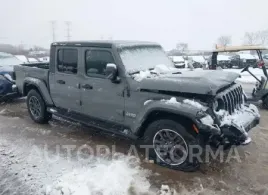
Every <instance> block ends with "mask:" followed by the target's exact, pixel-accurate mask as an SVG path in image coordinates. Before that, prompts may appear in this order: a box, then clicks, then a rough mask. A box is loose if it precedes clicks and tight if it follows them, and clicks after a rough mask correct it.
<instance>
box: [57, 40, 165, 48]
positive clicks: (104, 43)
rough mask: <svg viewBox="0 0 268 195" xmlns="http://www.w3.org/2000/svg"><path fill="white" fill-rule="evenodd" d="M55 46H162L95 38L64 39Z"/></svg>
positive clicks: (143, 42)
mask: <svg viewBox="0 0 268 195" xmlns="http://www.w3.org/2000/svg"><path fill="white" fill-rule="evenodd" d="M52 45H53V46H56V45H64V46H81V47H106V48H111V47H112V46H115V47H118V48H122V47H135V46H160V45H159V44H157V43H154V42H146V41H122V40H96V41H95V40H94V41H62V42H54V43H52Z"/></svg>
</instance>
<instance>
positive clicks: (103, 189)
mask: <svg viewBox="0 0 268 195" xmlns="http://www.w3.org/2000/svg"><path fill="white" fill-rule="evenodd" d="M133 162H134V163H133ZM147 176H148V175H147V174H146V172H144V171H143V170H141V168H140V166H139V164H137V161H136V160H135V159H134V161H133V158H131V157H124V156H122V157H120V158H119V159H117V160H112V161H107V160H100V161H97V162H96V163H95V164H93V165H90V166H89V167H83V168H80V169H75V170H73V171H72V172H70V173H68V174H66V175H63V176H62V177H61V178H60V179H59V180H58V181H57V182H55V183H54V184H53V185H52V186H50V187H48V188H47V192H46V194H47V195H57V194H64V195H91V194H92V195H93V194H103V195H110V194H120V195H124V194H131V193H133V194H144V193H147V192H148V191H149V188H150V186H151V185H150V183H149V181H148V180H147Z"/></svg>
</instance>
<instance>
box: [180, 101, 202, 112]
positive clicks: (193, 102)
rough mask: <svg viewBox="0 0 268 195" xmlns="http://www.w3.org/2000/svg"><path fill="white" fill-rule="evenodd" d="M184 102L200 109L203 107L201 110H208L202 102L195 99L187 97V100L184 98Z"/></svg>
mask: <svg viewBox="0 0 268 195" xmlns="http://www.w3.org/2000/svg"><path fill="white" fill-rule="evenodd" d="M183 103H185V104H189V105H191V106H193V107H196V108H198V109H201V110H206V107H205V106H203V105H202V104H200V103H199V102H196V101H194V100H189V99H186V100H183Z"/></svg>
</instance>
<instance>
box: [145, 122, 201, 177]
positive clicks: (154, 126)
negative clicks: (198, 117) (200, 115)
mask: <svg viewBox="0 0 268 195" xmlns="http://www.w3.org/2000/svg"><path fill="white" fill-rule="evenodd" d="M165 131H167V132H168V133H169V134H170V135H172V134H173V137H175V136H177V138H176V139H178V140H179V139H180V141H179V142H181V143H183V145H184V146H185V147H183V146H182V148H183V149H184V152H182V153H183V154H184V155H183V157H179V158H178V161H176V162H167V159H166V160H164V159H163V158H162V157H161V155H160V154H159V152H157V149H156V143H157V142H158V141H157V137H159V135H160V134H161V133H164V132H165ZM166 135H167V134H166ZM174 135H175V136H174ZM160 137H162V136H160ZM171 137H172V136H171ZM156 141H157V142H156ZM144 144H145V145H149V146H150V150H149V159H150V160H154V163H156V164H158V165H161V166H164V167H167V168H170V169H175V170H180V171H185V172H192V171H196V170H197V169H198V168H199V167H200V161H198V159H196V158H192V157H193V155H191V154H193V153H192V151H190V150H189V148H191V147H190V146H200V144H199V141H198V140H197V139H196V138H195V137H194V136H193V135H191V134H190V133H188V132H187V130H186V129H185V127H183V126H182V125H180V124H179V123H177V122H175V121H173V120H167V119H161V120H156V121H154V122H152V123H151V124H150V125H149V126H148V128H147V129H146V131H145V134H144ZM163 145H165V144H163ZM172 145H173V144H172ZM176 146H178V145H177V144H176ZM171 148H174V146H172V147H171ZM172 150H173V151H174V150H176V149H171V151H172ZM191 150H192V149H191ZM177 151H180V150H177ZM193 152H194V153H196V152H197V151H193ZM173 157H174V155H173ZM199 159H200V158H199Z"/></svg>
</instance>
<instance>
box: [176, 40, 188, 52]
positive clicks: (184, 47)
mask: <svg viewBox="0 0 268 195" xmlns="http://www.w3.org/2000/svg"><path fill="white" fill-rule="evenodd" d="M176 49H177V50H178V51H179V52H180V53H184V52H185V51H187V50H188V43H182V42H180V43H177V45H176Z"/></svg>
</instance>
